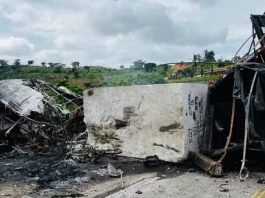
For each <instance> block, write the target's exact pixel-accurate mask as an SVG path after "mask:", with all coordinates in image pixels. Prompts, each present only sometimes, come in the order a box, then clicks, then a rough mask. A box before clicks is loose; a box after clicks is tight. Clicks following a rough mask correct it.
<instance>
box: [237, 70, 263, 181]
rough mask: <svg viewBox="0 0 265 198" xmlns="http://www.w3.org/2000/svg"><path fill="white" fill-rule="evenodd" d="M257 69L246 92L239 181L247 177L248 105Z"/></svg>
mask: <svg viewBox="0 0 265 198" xmlns="http://www.w3.org/2000/svg"><path fill="white" fill-rule="evenodd" d="M257 73H258V72H257V71H256V72H255V75H254V77H253V81H252V84H251V87H250V91H249V94H248V101H247V105H246V108H245V109H246V117H245V137H244V148H243V159H242V164H241V168H240V172H239V177H240V181H244V180H245V179H246V178H247V177H248V171H247V169H246V167H245V163H246V150H247V139H248V130H249V105H250V100H251V96H252V91H253V87H254V84H255V81H256V77H257ZM243 171H246V175H245V177H242V173H243Z"/></svg>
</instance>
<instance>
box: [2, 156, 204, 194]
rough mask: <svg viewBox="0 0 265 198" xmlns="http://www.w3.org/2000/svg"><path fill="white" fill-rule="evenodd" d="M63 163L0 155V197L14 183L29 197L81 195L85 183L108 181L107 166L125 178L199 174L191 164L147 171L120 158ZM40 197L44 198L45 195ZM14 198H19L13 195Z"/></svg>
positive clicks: (49, 158)
mask: <svg viewBox="0 0 265 198" xmlns="http://www.w3.org/2000/svg"><path fill="white" fill-rule="evenodd" d="M63 159H64V156H41V155H35V156H16V157H10V156H7V155H0V166H1V168H0V194H3V193H2V191H1V187H2V186H6V185H7V184H9V183H10V182H11V183H12V182H16V183H19V184H23V185H24V184H25V185H29V186H33V188H32V190H31V191H30V190H29V192H27V193H28V194H32V193H35V194H38V192H42V191H45V190H47V189H50V190H56V192H54V193H53V195H54V196H58V194H62V192H63V193H68V196H69V195H70V194H71V193H72V195H74V194H75V193H80V192H77V189H79V188H82V186H84V185H85V184H87V183H90V184H91V185H93V184H97V183H99V182H105V181H108V180H109V179H111V178H110V177H109V176H108V175H107V164H108V163H109V162H110V163H112V164H113V165H114V166H115V167H116V168H118V169H121V170H122V171H123V172H124V175H125V176H129V175H138V174H139V175H141V174H143V173H145V174H149V173H150V174H152V173H155V174H156V175H157V177H159V178H160V179H165V178H171V177H177V176H179V175H182V174H183V173H185V172H187V171H199V169H197V168H196V167H195V166H193V165H190V164H183V165H178V166H176V165H174V164H168V163H162V164H161V166H159V167H152V168H146V167H144V166H143V163H142V161H139V160H135V159H127V158H123V157H119V159H118V160H111V159H108V158H103V159H101V161H100V162H99V163H98V164H92V163H77V162H75V161H74V160H66V161H62V160H63ZM115 180H117V178H115ZM118 180H119V179H118ZM17 185H18V184H16V186H17ZM59 192H60V193H59ZM99 194H100V193H99ZM107 194H109V193H107ZM107 194H105V195H107ZM12 196H13V195H12ZM12 196H11V197H12ZM43 196H44V197H45V196H46V195H43ZM47 196H48V195H47ZM0 197H1V196H0ZM13 197H19V196H18V194H16V195H14V196H13ZM40 197H42V196H40ZM51 197H52V196H51Z"/></svg>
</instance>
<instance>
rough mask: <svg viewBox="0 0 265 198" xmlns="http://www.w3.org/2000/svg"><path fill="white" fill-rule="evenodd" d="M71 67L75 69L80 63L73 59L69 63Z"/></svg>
mask: <svg viewBox="0 0 265 198" xmlns="http://www.w3.org/2000/svg"><path fill="white" fill-rule="evenodd" d="M71 65H72V67H73V71H74V70H76V69H77V68H79V65H80V63H79V62H78V61H73V62H72V63H71Z"/></svg>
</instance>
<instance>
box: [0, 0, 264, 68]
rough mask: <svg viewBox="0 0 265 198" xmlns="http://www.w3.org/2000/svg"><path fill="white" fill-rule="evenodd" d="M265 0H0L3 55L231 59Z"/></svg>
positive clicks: (108, 62) (124, 60) (106, 62)
mask: <svg viewBox="0 0 265 198" xmlns="http://www.w3.org/2000/svg"><path fill="white" fill-rule="evenodd" d="M264 11H265V0H0V30H1V31H0V59H8V60H9V63H12V62H13V60H14V59H15V58H20V59H21V60H22V62H25V61H27V60H29V59H33V60H35V61H36V63H40V62H42V61H45V62H50V61H52V62H60V63H65V64H68V65H69V64H70V63H71V62H72V61H79V62H80V64H81V65H103V66H107V67H119V66H120V65H121V64H123V65H125V66H126V67H127V66H129V65H130V63H131V62H132V61H134V60H136V59H143V60H146V61H152V62H156V63H167V62H176V61H190V60H191V57H192V54H195V53H201V52H203V50H204V49H208V50H214V51H215V52H216V56H217V58H219V57H222V58H230V57H232V56H233V55H234V54H235V52H236V51H237V49H238V48H239V47H240V45H241V44H242V43H243V42H244V40H245V39H246V38H247V37H248V36H249V35H250V34H251V23H250V19H249V17H250V14H263V13H264Z"/></svg>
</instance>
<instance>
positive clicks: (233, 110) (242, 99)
mask: <svg viewBox="0 0 265 198" xmlns="http://www.w3.org/2000/svg"><path fill="white" fill-rule="evenodd" d="M251 21H252V24H253V26H252V30H253V34H252V35H251V37H249V39H250V38H252V41H251V45H250V47H249V51H248V52H247V53H246V54H245V55H244V56H243V57H242V58H241V59H239V60H237V62H236V63H235V65H234V67H233V68H232V69H231V70H230V71H228V72H227V73H226V74H225V75H224V76H223V77H222V78H220V79H219V80H218V81H217V82H216V83H215V84H214V85H213V86H212V87H211V88H210V89H209V93H208V95H209V98H208V99H209V101H208V110H207V119H208V120H207V124H206V130H205V136H206V137H207V138H206V139H207V140H208V142H210V145H209V147H207V148H208V149H207V150H204V151H201V152H202V153H204V154H205V155H207V156H208V157H210V158H211V159H214V160H216V161H211V160H210V159H206V160H205V159H202V160H201V161H199V163H198V165H201V164H203V163H206V164H207V165H208V166H205V167H203V168H204V169H206V167H212V164H215V165H216V164H220V163H221V162H224V163H226V162H228V163H230V164H231V163H237V162H239V163H241V169H240V178H241V179H242V180H244V179H245V178H246V177H247V176H248V171H247V168H246V167H247V166H246V163H247V162H253V161H254V162H259V163H264V162H265V161H264V157H263V156H264V152H265V142H264V141H265V122H264V120H265V95H264V94H265V62H264V60H265V40H264V38H265V15H251ZM256 40H258V41H256ZM245 43H246V42H245ZM245 43H244V44H245ZM257 47H258V48H257ZM240 49H241V48H240ZM207 160H209V161H207ZM212 162H213V163H212ZM200 163H201V164H200ZM201 167H202V166H201Z"/></svg>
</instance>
